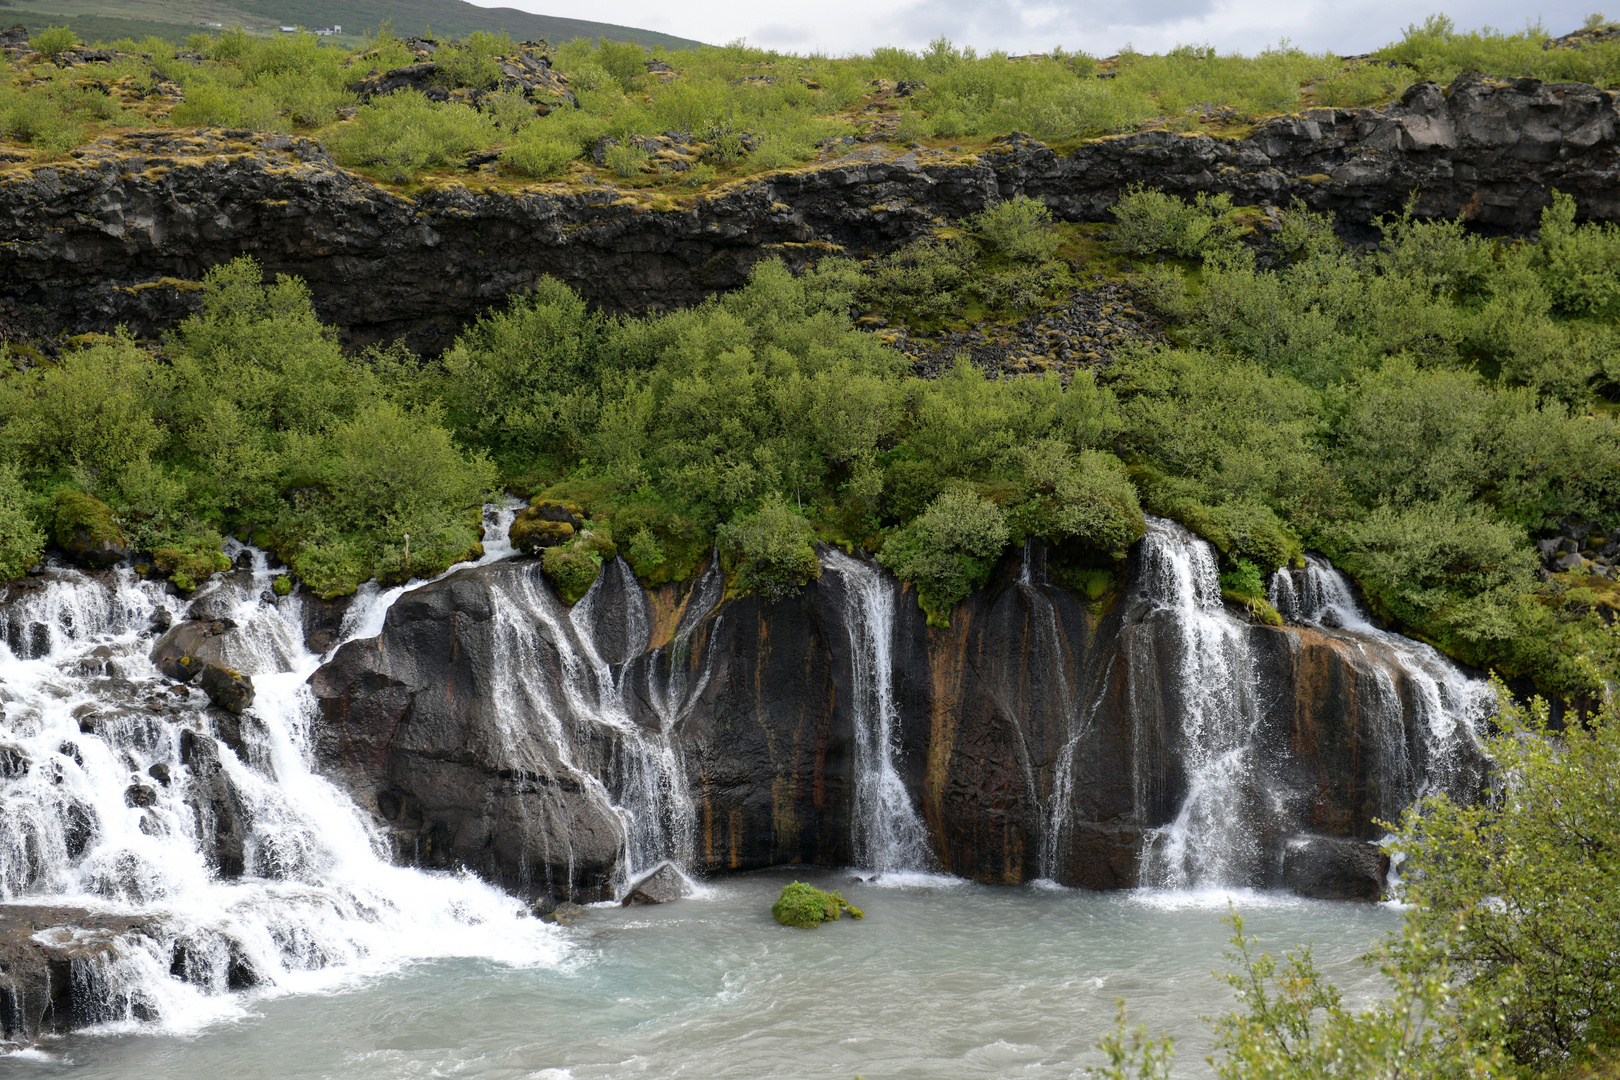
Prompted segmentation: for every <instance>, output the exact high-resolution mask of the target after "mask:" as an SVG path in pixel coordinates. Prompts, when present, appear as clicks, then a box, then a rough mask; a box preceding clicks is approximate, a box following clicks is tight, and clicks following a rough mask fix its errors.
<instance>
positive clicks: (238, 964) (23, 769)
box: [0, 508, 564, 1029]
mask: <svg viewBox="0 0 1620 1080" xmlns="http://www.w3.org/2000/svg"><path fill="white" fill-rule="evenodd" d="M510 519H511V510H510V509H509V508H506V509H500V508H490V509H489V510H488V512H487V514H486V521H487V523H488V525H489V533H490V534H491V542H490V543H489V544H487V545H486V548H485V554H484V556H483V558H482V559H481V560H480V562H492V561H495V560H497V559H500V558H503V557H505V556H506V555H508V554H510V553H511V552H510V548H509V547H508V546H507V545H506V544H505V535H506V527H507V525H508V524H509V522H510ZM232 551H233V554H237V553H240V551H241V549H237V548H233V549H232ZM247 554H248V556H249V559H248V562H249V563H250V565H249V566H248V567H246V568H244V569H242V570H239V571H237V572H236V573H234V574H230V575H225V576H223V577H219V578H216V579H215V580H214V581H213V582H211V583H210V584H209V585H208V586H206V587H205V589H203V590H199V592H198V593H197V594H196V595H195V596H194V597H192V598H191V599H190V600H189V602H188V601H182V600H179V599H177V598H175V597H173V596H171V595H168V593H167V592H166V587H165V585H164V584H163V583H161V582H147V581H142V580H140V579H138V578H137V577H136V575H135V574H134V573H133V572H132V571H130V570H128V569H117V570H109V571H102V572H99V573H95V574H89V573H84V572H81V571H78V570H74V569H68V568H58V567H51V568H49V569H47V570H46V571H45V572H44V574H43V575H42V576H40V577H38V578H31V579H24V580H23V581H21V582H18V583H15V584H14V585H13V586H11V587H10V597H9V599H8V602H7V603H5V604H4V605H3V606H0V618H3V619H4V620H5V626H4V629H5V636H6V642H5V645H4V646H3V647H0V697H3V699H4V718H3V720H0V900H3V901H5V902H8V903H21V904H50V905H65V906H71V907H76V908H87V909H91V910H96V911H104V912H111V913H121V914H125V915H130V916H134V917H137V918H136V922H135V924H134V925H135V926H136V927H137V928H136V929H133V930H131V931H128V932H124V933H122V934H121V935H120V936H119V937H118V939H117V941H116V942H115V944H114V947H112V948H109V949H107V950H104V951H101V952H98V953H96V954H95V955H93V956H91V957H89V958H88V959H86V960H85V961H83V963H79V962H76V966H75V975H74V977H75V980H76V981H78V982H83V983H85V986H82V987H79V990H80V991H88V992H87V993H80V994H79V996H80V997H85V996H88V997H93V998H94V1006H93V1012H94V1017H95V1018H97V1019H99V1020H101V1021H103V1022H106V1023H111V1024H115V1025H116V1024H121V1023H132V1022H135V1021H156V1022H158V1023H160V1024H162V1025H164V1026H166V1027H168V1028H171V1029H188V1028H194V1027H196V1026H197V1025H199V1024H202V1023H206V1022H208V1021H209V1020H210V1019H213V1018H215V1017H219V1016H223V1015H230V1014H233V1013H236V1012H239V1011H240V1009H241V1005H240V1003H239V1001H238V998H237V997H236V996H235V995H231V994H228V993H226V991H227V990H231V989H238V988H243V987H246V986H254V987H256V988H257V989H258V992H261V993H265V992H286V991H293V990H306V989H314V988H317V987H319V986H321V985H324V984H327V983H331V982H332V981H334V980H336V979H341V978H347V977H349V976H350V975H351V974H352V973H354V972H356V971H367V970H386V969H388V968H389V967H392V966H395V965H397V964H399V963H401V962H403V961H405V960H408V959H413V958H419V957H428V956H484V957H489V958H491V959H498V960H502V961H505V962H511V963H518V964H526V963H553V962H555V961H556V960H557V959H558V958H559V957H560V956H561V954H562V952H563V948H564V947H563V946H562V944H561V943H560V942H559V941H558V939H557V938H556V937H555V936H554V933H553V932H552V931H551V930H550V929H549V928H547V927H545V926H544V924H541V923H539V922H538V921H537V920H533V919H530V918H527V917H526V912H525V910H524V908H523V906H522V905H521V904H519V903H518V902H517V901H515V900H514V899H513V898H511V897H509V896H506V895H505V894H502V893H501V892H499V891H498V890H496V889H494V888H492V887H490V886H487V885H485V884H483V883H481V882H479V881H478V880H476V879H474V878H471V877H469V876H465V875H455V874H446V873H424V872H419V871H415V870H410V869H406V868H401V867H396V866H393V865H391V864H390V863H389V862H388V861H387V860H386V859H385V858H384V857H383V845H382V844H381V843H380V842H379V841H378V839H377V838H376V837H375V836H373V834H372V832H371V831H370V828H369V826H368V824H367V821H366V819H365V818H364V817H363V816H362V815H361V814H360V813H359V812H358V810H357V808H356V807H355V806H354V805H353V803H352V802H351V801H350V800H349V799H348V798H347V796H345V795H344V794H343V793H341V792H340V791H339V790H338V789H337V788H335V787H334V786H333V785H331V784H330V783H328V782H327V781H326V780H324V779H323V778H321V777H319V776H317V775H315V774H314V773H313V772H312V771H311V770H310V764H309V762H310V755H309V746H308V732H309V724H310V719H311V716H312V712H313V707H314V702H313V698H312V696H311V694H310V692H309V690H308V688H307V686H305V680H306V679H307V678H308V676H309V675H310V674H311V673H312V672H313V671H314V669H315V668H316V667H317V666H318V665H319V663H320V662H321V657H319V656H316V655H314V654H312V653H310V652H308V651H307V650H306V649H305V648H304V645H303V631H302V626H301V618H300V616H301V612H300V610H299V601H298V600H297V599H296V598H294V597H286V598H281V599H279V600H278V599H276V598H275V596H274V594H273V592H270V591H269V587H270V584H271V580H272V578H273V577H274V574H273V572H272V571H271V569H270V567H269V565H268V563H267V561H266V559H265V557H264V555H263V553H262V552H257V551H251V550H250V551H248V552H247ZM452 569H459V568H452ZM422 584H425V583H423V582H416V583H412V585H409V586H405V587H402V588H399V589H393V590H387V591H377V590H370V591H369V595H367V596H364V597H361V598H359V599H357V601H356V604H355V608H354V610H353V611H352V612H351V619H350V625H349V627H348V630H349V632H348V633H347V634H346V635H345V637H346V638H352V637H353V636H354V635H355V634H356V633H359V632H363V631H364V630H365V629H367V628H370V627H372V626H377V627H380V626H381V621H382V617H383V615H384V614H385V613H386V609H387V607H388V606H389V605H390V604H392V602H393V600H395V599H397V598H398V596H399V595H400V594H401V593H402V592H404V591H405V590H406V589H409V588H414V587H420V585H422ZM188 607H190V608H192V609H193V610H194V611H195V612H197V613H199V614H202V615H204V616H205V617H206V618H208V619H215V620H218V619H227V618H228V619H230V620H232V621H234V622H235V624H236V628H235V629H234V630H233V631H232V632H231V634H230V640H229V642H228V643H226V644H225V645H224V646H223V647H224V648H225V650H226V651H225V653H224V657H225V658H226V659H227V660H228V662H229V663H231V664H232V665H234V666H236V667H237V668H238V669H239V670H242V671H244V672H246V673H249V674H251V675H252V676H253V678H254V683H255V688H256V691H257V699H256V701H255V703H254V704H253V705H252V706H251V707H250V709H249V710H248V712H246V713H244V714H243V715H242V716H241V717H237V718H230V717H226V716H225V715H224V714H217V715H210V713H209V712H207V711H205V710H204V708H203V703H202V702H201V701H200V700H199V699H198V697H197V695H196V694H195V692H194V691H193V692H191V695H190V696H189V697H182V696H180V695H179V694H178V693H176V692H171V691H170V690H169V686H170V684H169V681H168V680H167V679H164V678H162V677H161V676H160V674H159V672H158V671H157V670H156V668H155V667H154V665H153V664H152V662H151V661H150V660H149V659H148V657H147V652H148V650H149V649H150V647H151V642H152V639H153V637H154V635H155V634H156V633H157V629H158V627H159V626H160V625H162V624H164V623H166V622H168V621H169V620H176V621H177V620H179V619H180V618H183V617H184V616H185V614H186V612H187V609H188ZM81 968H82V970H81ZM80 1007H81V1009H82V1008H83V1007H84V1004H83V1003H82V1002H81V1003H80Z"/></svg>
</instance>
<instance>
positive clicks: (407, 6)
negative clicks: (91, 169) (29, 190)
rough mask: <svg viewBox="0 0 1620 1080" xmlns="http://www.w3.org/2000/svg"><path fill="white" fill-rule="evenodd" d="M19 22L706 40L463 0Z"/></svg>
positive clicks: (132, 2) (62, 15)
mask: <svg viewBox="0 0 1620 1080" xmlns="http://www.w3.org/2000/svg"><path fill="white" fill-rule="evenodd" d="M13 21H15V22H19V23H21V24H23V25H24V26H26V27H28V29H29V30H30V31H33V30H38V29H40V28H42V27H45V26H50V25H60V24H64V23H65V24H66V25H68V26H71V27H73V29H74V30H75V32H76V33H78V35H79V36H80V37H81V38H83V39H85V40H87V41H94V40H110V39H113V38H118V37H137V38H139V37H142V36H144V35H146V34H155V35H157V36H159V37H164V38H169V39H171V40H181V39H183V38H184V37H185V36H186V35H187V34H195V33H198V32H200V31H203V30H205V29H206V28H207V27H206V25H205V24H208V23H218V24H220V25H222V26H234V25H236V24H238V23H240V24H241V25H242V26H243V27H245V28H247V29H249V30H257V31H273V30H274V29H275V28H276V27H278V26H302V27H306V28H308V29H311V30H314V29H318V28H325V27H329V26H333V25H340V26H341V27H342V28H343V35H342V36H343V37H346V38H347V37H353V38H358V37H362V36H364V35H367V34H375V33H376V32H377V30H378V28H379V27H381V26H382V24H383V23H384V22H386V23H388V24H389V25H390V27H391V28H392V29H393V31H394V33H396V34H398V35H400V36H401V37H404V36H406V35H410V34H427V33H430V32H431V33H433V34H436V35H442V36H447V37H465V36H466V35H467V34H470V33H472V32H473V31H475V30H486V31H490V32H499V31H502V30H504V31H506V32H507V33H508V34H511V35H512V37H514V38H516V39H518V40H534V39H543V40H545V41H549V42H552V43H558V42H563V41H570V40H572V39H574V38H579V37H594V38H608V39H611V40H614V41H633V42H635V43H637V44H639V45H662V46H664V47H665V48H667V49H688V48H694V47H697V46H699V45H702V44H703V43H702V42H700V41H694V40H692V39H690V38H682V37H676V36H674V35H673V34H660V33H657V32H655V31H652V30H642V29H638V28H636V27H633V26H618V25H615V24H613V23H601V22H591V21H589V20H586V19H572V18H560V17H556V16H552V15H535V14H531V13H530V12H527V11H519V10H517V9H516V8H504V7H503V8H484V7H478V6H477V5H474V4H469V3H466V2H464V0H343V2H341V3H339V2H337V0H204V2H202V3H187V2H177V0H105V2H103V3H86V2H85V0H22V2H14V3H13V4H12V5H10V6H9V7H8V8H6V9H5V10H4V11H3V12H0V22H6V23H11V22H13Z"/></svg>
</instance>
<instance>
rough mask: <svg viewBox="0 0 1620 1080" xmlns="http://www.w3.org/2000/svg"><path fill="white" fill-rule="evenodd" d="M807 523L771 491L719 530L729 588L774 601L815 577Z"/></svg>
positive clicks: (816, 571) (818, 568)
mask: <svg viewBox="0 0 1620 1080" xmlns="http://www.w3.org/2000/svg"><path fill="white" fill-rule="evenodd" d="M813 535H814V534H813V533H812V531H811V529H810V523H809V522H808V521H806V520H805V519H804V518H803V517H802V516H800V515H799V514H796V513H794V512H793V511H792V510H791V509H789V508H788V506H787V505H786V504H785V503H783V502H782V500H781V497H780V496H776V495H772V496H771V497H770V498H768V499H766V500H765V503H764V504H763V505H762V506H761V507H760V508H759V509H758V510H756V511H754V512H753V513H751V514H744V515H741V516H739V517H736V518H734V519H732V521H731V522H730V523H729V524H727V525H724V526H722V527H721V529H720V550H721V553H722V555H723V557H724V559H725V565H726V569H727V571H728V572H729V573H730V574H731V575H732V580H733V586H732V587H733V589H735V591H737V592H738V593H750V592H757V593H759V594H760V595H761V596H763V597H765V599H767V600H772V601H775V600H780V599H781V598H782V597H784V596H786V595H787V594H788V593H790V592H792V591H793V590H795V589H797V588H798V587H799V586H801V585H804V584H807V583H809V582H811V581H814V580H815V579H816V578H818V577H820V576H821V563H820V562H818V561H817V559H816V552H815V549H814V548H813V547H811V546H810V544H811V538H812V536H813Z"/></svg>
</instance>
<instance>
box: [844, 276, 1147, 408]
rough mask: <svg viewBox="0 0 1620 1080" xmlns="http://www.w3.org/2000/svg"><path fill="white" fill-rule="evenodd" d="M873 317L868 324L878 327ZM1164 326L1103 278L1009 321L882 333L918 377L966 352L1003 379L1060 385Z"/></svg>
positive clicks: (1129, 292) (1132, 294) (1124, 287)
mask: <svg viewBox="0 0 1620 1080" xmlns="http://www.w3.org/2000/svg"><path fill="white" fill-rule="evenodd" d="M878 322H879V321H872V322H868V324H867V325H869V326H873V327H874V328H875V329H883V328H882V327H881V326H879V325H878ZM1164 327H1165V324H1164V320H1162V319H1160V318H1159V317H1158V316H1157V315H1154V314H1153V313H1152V311H1151V310H1150V309H1149V308H1148V306H1147V304H1146V302H1145V301H1144V300H1142V299H1141V298H1140V297H1139V296H1138V295H1137V293H1136V291H1135V290H1134V289H1133V288H1132V287H1131V286H1130V285H1128V284H1126V283H1123V282H1117V281H1107V282H1102V283H1099V284H1097V285H1094V286H1092V287H1090V288H1085V289H1077V290H1076V291H1075V292H1074V293H1073V294H1071V295H1070V296H1069V298H1068V300H1067V302H1066V303H1064V304H1063V306H1061V307H1058V308H1054V309H1050V310H1047V311H1042V312H1038V313H1037V314H1034V315H1031V316H1029V317H1028V318H1026V319H1024V320H1023V321H1022V322H1019V323H1017V324H1015V325H1013V326H1000V325H997V324H995V323H980V324H979V325H977V326H974V327H972V328H971V329H968V330H955V331H949V332H942V333H940V334H938V335H926V334H917V335H913V334H911V333H910V332H909V331H908V330H907V329H906V328H905V327H900V328H898V329H894V330H887V331H885V338H886V340H888V342H889V343H890V344H891V345H893V346H894V347H896V348H898V349H900V351H902V352H904V353H905V354H906V355H907V356H908V357H910V358H911V361H912V365H913V370H914V371H915V372H916V374H917V375H919V376H921V377H923V378H935V377H937V376H938V375H939V374H940V373H941V372H943V371H944V370H945V369H946V368H948V367H950V365H951V364H953V363H955V362H956V358H957V357H959V356H966V357H967V359H968V360H969V361H971V362H972V363H973V364H974V365H976V366H977V367H979V368H981V369H982V370H983V371H985V373H986V374H991V375H995V376H998V377H1002V378H1009V377H1011V376H1014V375H1031V374H1041V373H1043V372H1047V371H1056V372H1057V373H1058V374H1059V375H1060V376H1062V378H1063V381H1064V383H1065V384H1067V383H1068V381H1069V380H1070V379H1072V378H1073V377H1074V373H1075V372H1076V371H1077V370H1079V369H1080V368H1082V367H1101V366H1105V365H1107V364H1110V363H1112V362H1113V359H1114V356H1115V355H1116V354H1117V353H1118V352H1119V351H1120V350H1121V349H1125V348H1128V347H1130V346H1133V345H1150V344H1154V343H1156V342H1161V341H1163V340H1164Z"/></svg>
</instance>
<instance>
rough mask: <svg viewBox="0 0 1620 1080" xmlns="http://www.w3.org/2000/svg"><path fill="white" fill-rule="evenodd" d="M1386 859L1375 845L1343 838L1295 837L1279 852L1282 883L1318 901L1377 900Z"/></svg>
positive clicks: (1381, 892) (1386, 875) (1379, 896)
mask: <svg viewBox="0 0 1620 1080" xmlns="http://www.w3.org/2000/svg"><path fill="white" fill-rule="evenodd" d="M1388 875H1389V856H1388V855H1385V854H1384V853H1383V852H1382V851H1380V850H1379V849H1378V847H1377V845H1375V844H1371V843H1369V842H1367V841H1365V840H1355V839H1351V838H1349V837H1343V836H1310V835H1303V836H1295V837H1292V838H1290V839H1289V841H1288V842H1287V844H1286V846H1285V849H1284V852H1283V882H1284V883H1285V884H1286V885H1287V886H1288V887H1289V888H1290V889H1292V890H1293V891H1294V892H1296V893H1298V894H1299V895H1301V896H1311V897H1315V898H1316V899H1318V900H1379V899H1381V898H1382V897H1383V895H1384V883H1385V881H1386V880H1388Z"/></svg>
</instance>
